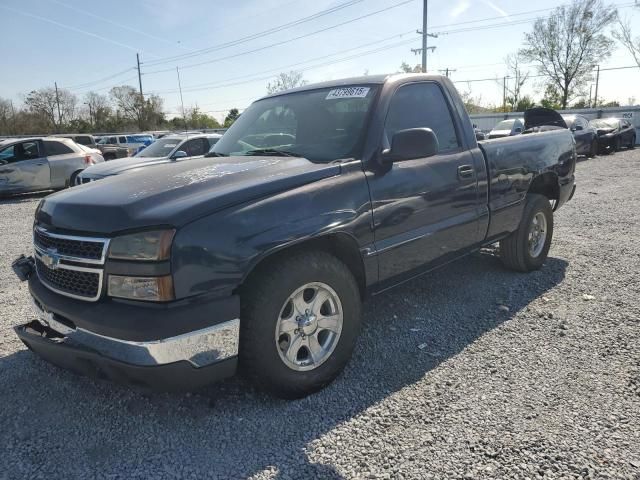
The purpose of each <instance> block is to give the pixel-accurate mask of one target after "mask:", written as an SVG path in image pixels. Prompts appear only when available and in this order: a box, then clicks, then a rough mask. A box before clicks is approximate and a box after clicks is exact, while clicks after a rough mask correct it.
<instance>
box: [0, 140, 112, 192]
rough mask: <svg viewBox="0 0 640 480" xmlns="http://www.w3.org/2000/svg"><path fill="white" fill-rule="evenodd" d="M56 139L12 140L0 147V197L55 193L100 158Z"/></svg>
mask: <svg viewBox="0 0 640 480" xmlns="http://www.w3.org/2000/svg"><path fill="white" fill-rule="evenodd" d="M85 148H86V147H83V146H81V145H78V144H77V143H75V142H74V141H73V140H69V139H67V138H60V137H33V138H21V139H15V140H14V141H12V142H8V143H4V144H2V145H0V194H13V193H25V192H35V191H39V190H55V189H59V188H64V187H67V186H69V185H73V184H74V183H75V180H76V176H77V175H78V174H79V173H80V172H81V171H82V170H84V169H85V168H87V167H88V166H91V165H94V164H96V163H100V162H102V161H103V160H102V157H100V156H98V155H97V154H95V152H90V151H87V150H85Z"/></svg>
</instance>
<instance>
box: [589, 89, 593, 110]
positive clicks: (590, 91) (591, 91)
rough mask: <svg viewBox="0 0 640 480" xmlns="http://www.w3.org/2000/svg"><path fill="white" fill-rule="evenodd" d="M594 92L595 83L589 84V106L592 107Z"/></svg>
mask: <svg viewBox="0 0 640 480" xmlns="http://www.w3.org/2000/svg"><path fill="white" fill-rule="evenodd" d="M592 93H593V83H592V84H591V85H589V108H591V94H592Z"/></svg>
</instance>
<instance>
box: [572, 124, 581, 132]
mask: <svg viewBox="0 0 640 480" xmlns="http://www.w3.org/2000/svg"><path fill="white" fill-rule="evenodd" d="M580 130H582V125H576V126H575V127H573V131H574V132H579V131H580Z"/></svg>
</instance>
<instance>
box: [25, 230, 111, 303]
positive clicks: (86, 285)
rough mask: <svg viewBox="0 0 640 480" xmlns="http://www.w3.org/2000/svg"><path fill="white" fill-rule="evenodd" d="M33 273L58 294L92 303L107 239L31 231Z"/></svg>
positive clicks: (99, 290)
mask: <svg viewBox="0 0 640 480" xmlns="http://www.w3.org/2000/svg"><path fill="white" fill-rule="evenodd" d="M33 241H34V246H35V252H34V256H35V260H36V271H37V273H38V277H39V278H40V281H41V282H42V284H43V285H44V286H46V287H47V288H49V289H50V290H53V291H55V292H57V293H59V294H61V295H66V296H68V297H73V298H77V299H80V300H86V301H92V302H94V301H96V300H98V299H99V298H100V295H101V294H102V278H103V275H104V262H105V255H106V251H107V249H108V247H109V239H107V238H97V237H78V236H72V235H62V234H59V233H52V232H49V231H48V230H45V229H44V228H42V227H36V228H34V230H33Z"/></svg>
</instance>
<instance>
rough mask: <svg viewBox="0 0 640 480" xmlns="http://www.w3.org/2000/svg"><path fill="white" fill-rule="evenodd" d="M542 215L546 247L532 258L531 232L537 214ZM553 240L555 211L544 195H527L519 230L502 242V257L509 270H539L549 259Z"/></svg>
mask: <svg viewBox="0 0 640 480" xmlns="http://www.w3.org/2000/svg"><path fill="white" fill-rule="evenodd" d="M538 213H542V214H543V215H544V216H545V220H546V229H545V235H546V236H545V240H544V246H543V247H542V250H541V251H540V253H539V254H538V255H536V256H532V254H531V252H530V249H529V230H530V228H531V225H532V222H533V219H534V217H535V216H536V214H538ZM552 238H553V210H552V209H551V205H550V203H549V199H548V198H547V197H545V196H544V195H538V194H529V195H527V199H526V204H525V206H524V212H523V213H522V220H521V221H520V226H519V227H518V229H517V230H516V231H515V232H513V233H512V234H511V235H509V236H508V237H507V238H505V239H504V240H501V241H500V257H501V258H502V262H503V263H504V265H505V266H506V267H507V268H510V269H511V270H516V271H518V272H531V271H533V270H538V269H539V268H540V267H541V266H542V264H543V263H544V262H545V260H546V259H547V255H548V254H549V248H550V247H551V239H552Z"/></svg>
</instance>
